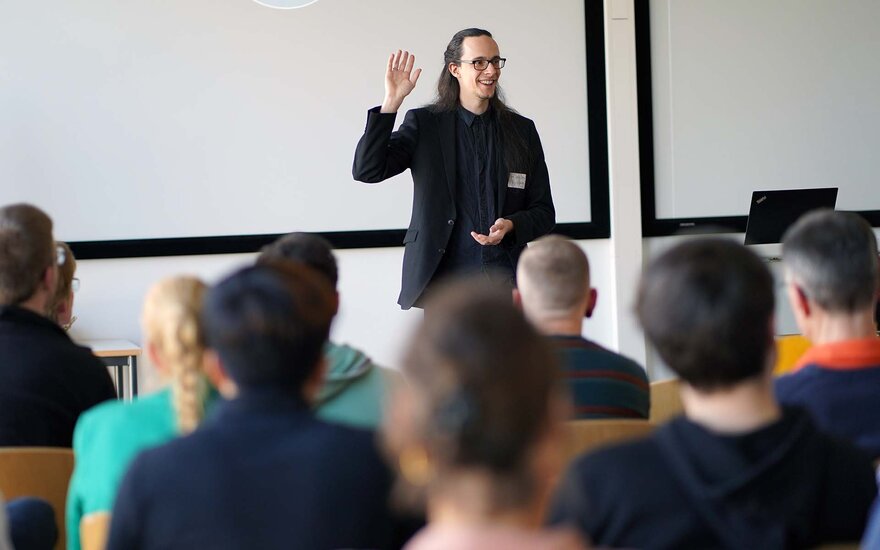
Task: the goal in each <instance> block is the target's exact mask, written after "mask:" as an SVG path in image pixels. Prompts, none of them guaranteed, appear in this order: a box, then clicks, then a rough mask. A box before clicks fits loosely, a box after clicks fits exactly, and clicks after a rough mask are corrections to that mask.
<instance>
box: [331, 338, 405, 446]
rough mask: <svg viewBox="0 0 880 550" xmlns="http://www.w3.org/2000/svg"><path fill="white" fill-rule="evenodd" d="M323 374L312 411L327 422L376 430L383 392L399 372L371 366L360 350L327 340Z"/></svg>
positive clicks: (387, 389) (382, 402)
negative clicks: (325, 370) (324, 371)
mask: <svg viewBox="0 0 880 550" xmlns="http://www.w3.org/2000/svg"><path fill="white" fill-rule="evenodd" d="M324 357H325V358H326V359H327V376H326V378H325V380H324V385H323V387H322V388H321V391H320V392H319V393H318V398H317V400H316V403H315V412H316V414H317V415H318V417H319V418H321V419H322V420H326V421H327V422H338V423H340V424H346V425H348V426H353V427H355V428H365V429H373V430H374V429H376V428H377V427H378V425H379V423H380V422H381V421H382V410H383V407H384V403H385V398H386V395H387V394H388V393H389V390H390V387H391V385H392V384H393V383H394V380H395V378H398V377H399V374H398V373H396V372H395V371H392V370H390V369H385V368H382V367H379V366H377V365H375V364H374V363H373V362H372V361H371V360H370V358H369V357H367V356H366V355H364V354H363V353H362V352H360V351H358V350H356V349H354V348H352V347H349V346H346V345H339V344H334V343H332V342H327V345H326V346H325V348H324Z"/></svg>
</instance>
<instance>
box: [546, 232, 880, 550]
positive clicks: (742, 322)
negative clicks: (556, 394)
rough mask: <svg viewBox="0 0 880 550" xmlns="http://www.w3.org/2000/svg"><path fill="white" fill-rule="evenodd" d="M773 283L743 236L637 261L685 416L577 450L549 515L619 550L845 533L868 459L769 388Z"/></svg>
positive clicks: (758, 544)
mask: <svg viewBox="0 0 880 550" xmlns="http://www.w3.org/2000/svg"><path fill="white" fill-rule="evenodd" d="M773 304H774V294H773V279H772V277H771V275H770V273H769V271H768V269H767V267H766V266H765V265H764V264H763V263H762V261H761V260H760V259H758V258H757V257H756V256H755V255H753V254H752V253H751V252H749V251H748V250H746V249H745V247H743V246H742V245H739V244H736V243H734V242H732V241H727V240H722V239H710V238H701V239H696V240H692V241H688V242H686V243H683V244H680V245H678V246H675V247H674V248H672V249H671V250H669V251H668V252H666V253H664V254H662V255H661V256H660V257H659V258H657V259H655V260H654V261H652V262H651V263H650V265H649V266H648V268H647V270H646V272H645V274H644V276H643V278H642V281H641V284H640V287H639V292H638V298H637V305H636V310H637V314H638V317H639V320H640V321H641V324H642V326H643V328H644V330H645V333H646V335H647V337H648V339H649V341H650V342H651V343H652V344H653V345H654V346H655V347H656V349H657V351H658V353H659V354H660V357H661V358H662V359H663V361H664V362H666V364H668V365H669V367H670V368H672V370H674V371H675V372H676V374H678V376H679V377H680V378H681V382H682V390H681V397H682V402H683V405H684V409H685V415H684V416H683V417H679V418H677V419H675V420H673V421H671V422H669V423H667V424H665V425H664V426H662V427H660V428H659V429H657V430H656V431H655V432H654V434H652V435H651V436H650V437H649V438H646V439H643V440H640V441H636V442H631V443H627V444H624V445H621V446H618V447H612V448H609V449H605V450H601V451H598V452H596V453H594V454H591V455H587V456H584V457H581V458H579V459H577V460H576V462H575V463H574V464H573V465H572V467H571V468H570V470H569V473H568V474H567V478H566V479H565V480H564V481H563V483H561V485H560V489H559V494H558V495H557V500H556V502H555V504H554V506H553V509H552V512H551V514H550V519H551V522H552V523H573V524H575V525H578V526H580V527H581V528H582V529H583V530H584V532H586V533H587V534H589V535H590V536H591V537H592V539H593V542H594V543H596V544H601V545H608V546H616V547H627V548H629V547H631V548H803V547H813V546H816V545H819V544H821V543H824V542H832V541H840V542H843V541H858V540H859V538H860V537H861V535H862V531H863V529H864V527H865V522H866V519H867V515H868V510H869V508H870V506H871V502H872V500H873V499H874V496H875V495H876V493H877V486H876V483H875V480H874V470H873V468H872V465H871V463H870V461H869V460H868V458H867V457H866V456H865V455H864V453H862V452H861V451H859V450H858V449H856V448H854V447H852V446H851V445H850V444H849V443H847V442H845V441H841V440H837V439H835V438H833V437H831V436H827V435H825V434H824V433H822V432H820V431H818V429H817V428H816V427H815V426H814V424H813V422H812V420H811V419H810V416H809V415H808V414H807V413H806V412H805V411H802V410H800V409H796V408H787V407H786V408H781V407H780V406H779V405H778V403H777V402H776V400H775V399H774V396H773V381H772V373H771V370H772V367H773V361H772V358H773V339H774V326H773Z"/></svg>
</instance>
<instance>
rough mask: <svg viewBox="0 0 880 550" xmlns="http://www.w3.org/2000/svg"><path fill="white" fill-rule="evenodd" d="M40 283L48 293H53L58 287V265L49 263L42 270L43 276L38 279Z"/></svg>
mask: <svg viewBox="0 0 880 550" xmlns="http://www.w3.org/2000/svg"><path fill="white" fill-rule="evenodd" d="M40 285H41V286H42V287H43V288H45V289H46V290H47V291H48V292H49V295H50V296H51V295H54V294H55V289H56V288H58V266H57V265H55V264H52V265H50V266H49V267H47V268H46V270H45V271H43V276H42V278H41V279H40Z"/></svg>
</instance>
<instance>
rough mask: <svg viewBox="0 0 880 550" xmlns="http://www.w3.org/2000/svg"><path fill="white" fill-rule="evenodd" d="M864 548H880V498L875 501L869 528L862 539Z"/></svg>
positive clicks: (868, 549)
mask: <svg viewBox="0 0 880 550" xmlns="http://www.w3.org/2000/svg"><path fill="white" fill-rule="evenodd" d="M862 548H864V549H865V550H877V549H878V548H880V499H878V500H877V502H875V503H874V509H873V511H872V512H871V519H870V520H869V521H868V528H867V529H865V536H864V538H863V539H862Z"/></svg>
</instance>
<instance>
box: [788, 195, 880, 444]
mask: <svg viewBox="0 0 880 550" xmlns="http://www.w3.org/2000/svg"><path fill="white" fill-rule="evenodd" d="M783 257H784V258H785V264H784V265H785V282H786V290H787V292H788V298H789V302H791V307H792V310H793V311H794V317H795V320H796V321H797V324H798V327H799V328H800V330H801V332H802V333H803V335H804V336H805V337H806V338H807V339H808V340H810V342H811V343H812V347H811V348H810V349H809V350H808V351H807V352H806V354H804V356H803V357H802V358H801V359H800V361H799V362H798V364H797V366H796V367H795V368H796V371H795V372H793V373H792V374H788V375H786V376H783V377H781V378H779V379H778V380H777V381H776V397H777V398H778V399H779V401H780V402H781V403H783V404H793V405H800V406H802V407H804V408H806V409H807V410H808V411H809V412H810V413H812V415H813V418H814V419H815V420H816V423H817V424H818V425H819V427H820V428H822V429H823V430H825V431H827V432H829V433H833V434H836V435H838V436H840V437H843V438H846V439H849V440H851V441H853V442H854V443H855V444H856V445H858V446H859V447H861V448H862V449H864V450H865V451H867V452H868V453H869V454H870V455H871V456H872V457H873V458H874V459H875V460H876V459H880V338H878V337H877V326H876V325H875V323H874V307H875V305H876V303H877V291H878V261H877V240H876V239H875V237H874V232H873V231H872V230H871V226H870V225H868V223H867V222H866V221H865V220H863V219H862V218H861V217H860V216H858V215H857V214H852V213H847V212H834V211H832V210H820V211H816V212H813V213H810V214H807V215H806V216H804V217H803V218H801V219H800V220H798V222H797V223H796V224H795V225H793V226H792V227H791V229H790V230H789V231H788V232H787V233H786V235H785V238H784V239H783Z"/></svg>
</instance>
